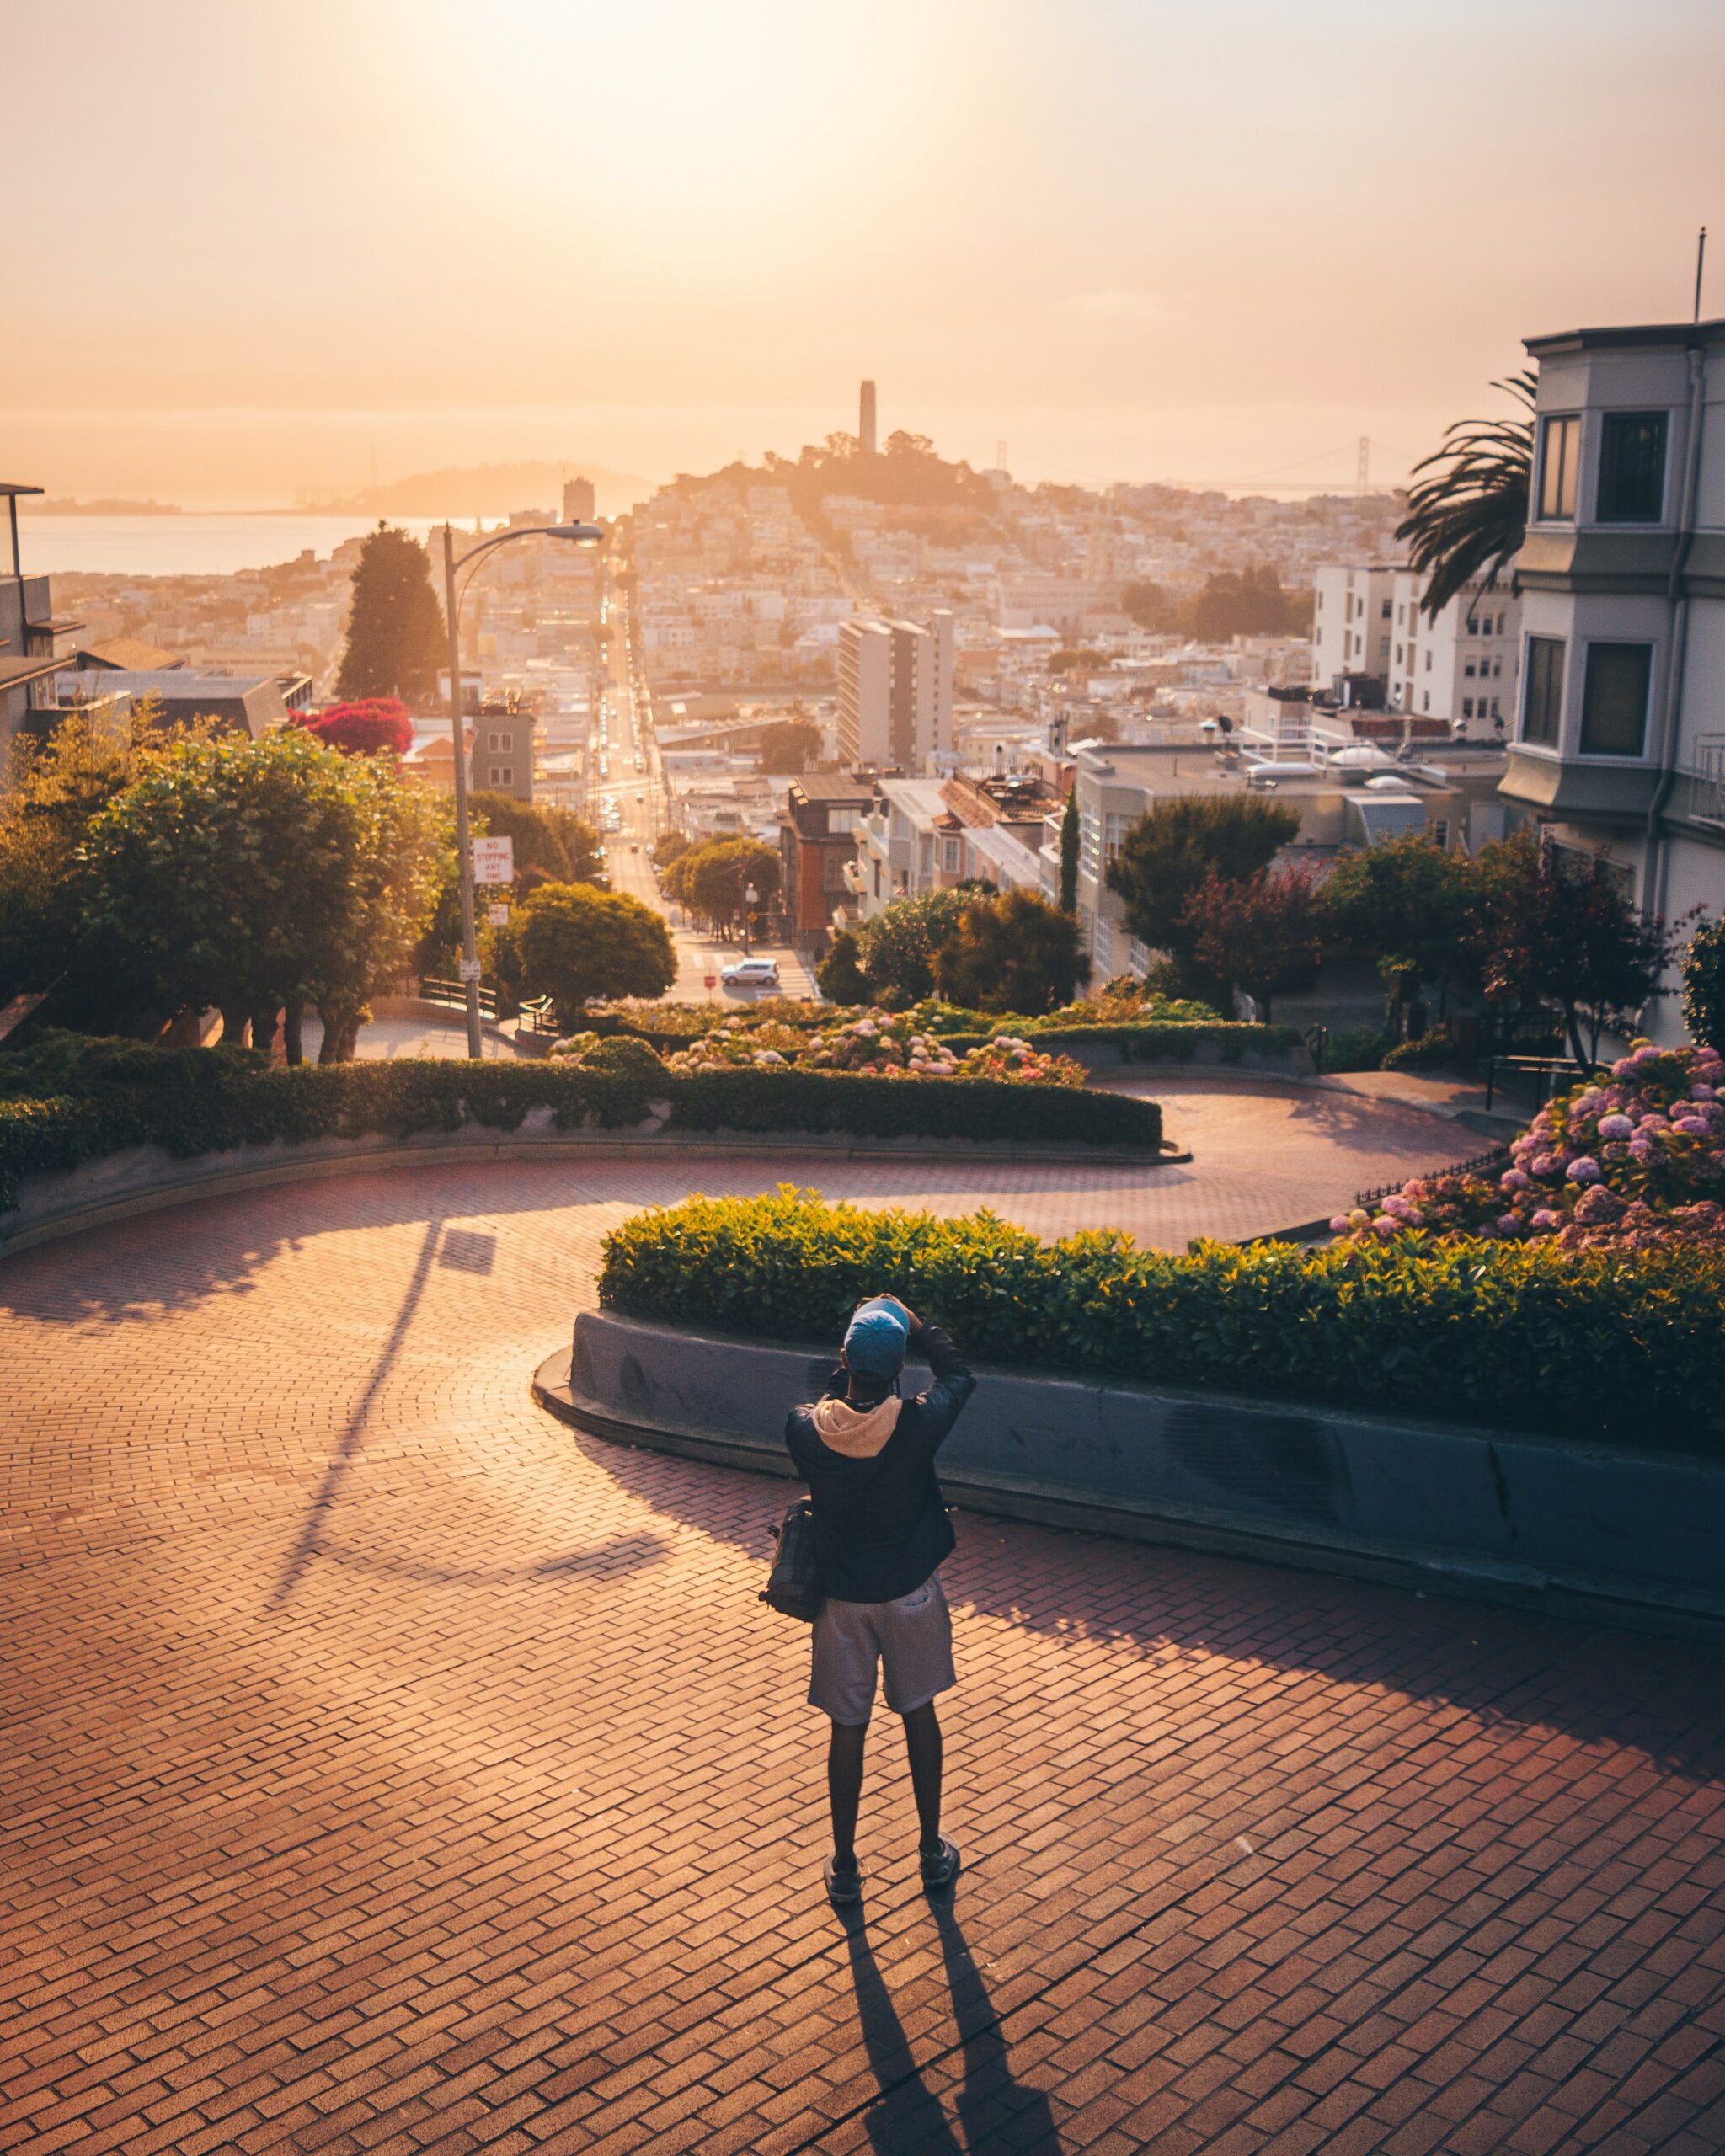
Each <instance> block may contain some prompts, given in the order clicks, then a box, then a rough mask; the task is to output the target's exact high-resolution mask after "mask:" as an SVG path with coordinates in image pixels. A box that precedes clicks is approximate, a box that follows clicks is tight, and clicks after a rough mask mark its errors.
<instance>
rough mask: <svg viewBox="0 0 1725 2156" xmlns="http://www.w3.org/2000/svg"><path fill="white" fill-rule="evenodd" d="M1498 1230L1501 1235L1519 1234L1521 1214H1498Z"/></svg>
mask: <svg viewBox="0 0 1725 2156" xmlns="http://www.w3.org/2000/svg"><path fill="white" fill-rule="evenodd" d="M1520 1233H1521V1215H1520V1214H1519V1213H1500V1214H1498V1234H1499V1235H1519V1234H1520Z"/></svg>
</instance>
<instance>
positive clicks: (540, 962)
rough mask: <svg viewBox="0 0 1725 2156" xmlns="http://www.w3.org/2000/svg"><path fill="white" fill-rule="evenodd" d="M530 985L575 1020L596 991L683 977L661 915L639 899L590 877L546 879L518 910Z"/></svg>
mask: <svg viewBox="0 0 1725 2156" xmlns="http://www.w3.org/2000/svg"><path fill="white" fill-rule="evenodd" d="M514 928H515V942H516V947H517V948H518V949H519V951H520V953H521V979H522V985H523V988H524V989H525V990H526V994H527V995H548V996H550V998H551V1000H552V1001H553V1005H554V1006H556V1009H557V1013H558V1023H559V1024H562V1025H565V1026H568V1027H574V1026H575V1025H576V1024H577V1023H578V1022H579V1017H580V1014H581V1011H582V1007H583V1006H584V1005H585V1004H586V1003H588V1002H589V1001H590V1000H591V999H592V998H593V997H594V996H595V995H648V996H651V995H664V993H665V990H667V989H668V988H669V987H670V985H671V984H672V983H673V982H674V981H675V980H676V977H677V962H676V952H675V950H674V949H673V948H672V946H671V940H670V930H669V929H668V928H667V927H666V926H665V922H664V920H663V919H662V918H661V916H660V915H658V914H656V913H654V910H653V909H652V908H651V907H650V906H645V905H642V903H641V901H640V900H639V899H632V898H630V897H628V895H627V894H625V893H622V892H617V891H599V890H595V889H594V887H593V886H592V885H591V884H590V883H542V884H540V885H539V887H538V889H537V890H535V891H533V892H532V893H531V894H530V895H529V896H528V897H527V898H526V899H524V900H523V902H522V903H521V905H519V906H518V907H517V908H516V909H515V922H514Z"/></svg>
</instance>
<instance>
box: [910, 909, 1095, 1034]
mask: <svg viewBox="0 0 1725 2156" xmlns="http://www.w3.org/2000/svg"><path fill="white" fill-rule="evenodd" d="M1089 974H1090V960H1089V958H1088V957H1087V955H1086V953H1085V950H1084V947H1083V944H1082V942H1081V938H1080V935H1079V929H1078V923H1077V922H1076V921H1075V920H1074V919H1073V917H1072V915H1071V914H1069V913H1063V912H1061V910H1060V908H1059V907H1058V906H1051V905H1049V902H1048V900H1047V899H1044V898H1042V897H1040V896H1039V894H1037V893H1036V892H1034V891H1007V892H1003V893H1002V894H1001V895H1000V896H999V897H998V898H993V899H975V900H974V901H973V902H972V903H971V904H970V905H967V906H966V907H965V908H964V911H963V912H962V913H961V914H960V915H959V923H958V926H957V929H956V930H955V931H954V932H953V935H952V936H951V937H949V938H948V940H947V941H946V942H943V944H942V945H941V946H940V947H939V949H938V950H937V952H936V953H935V958H934V978H935V985H936V986H937V988H938V990H940V993H941V994H942V995H943V996H944V997H945V998H946V1000H947V1001H948V1002H949V1003H959V1004H963V1005H964V1006H967V1007H968V1008H969V1009H971V1010H973V1011H1027V1012H1028V1013H1029V1014H1030V1015H1031V1016H1033V1017H1036V1016H1039V1015H1040V1013H1041V1012H1043V1011H1052V1010H1053V1009H1054V1008H1055V1006H1056V1005H1058V1004H1061V1003H1070V1002H1071V1000H1072V997H1073V995H1074V994H1075V993H1076V990H1077V988H1078V986H1079V984H1080V983H1081V982H1082V981H1084V980H1086V979H1088V977H1089Z"/></svg>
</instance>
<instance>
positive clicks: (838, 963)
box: [814, 928, 869, 1003]
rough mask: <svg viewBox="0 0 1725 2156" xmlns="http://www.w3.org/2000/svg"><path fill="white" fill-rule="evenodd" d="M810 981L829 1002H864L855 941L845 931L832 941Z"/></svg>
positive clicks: (863, 982) (864, 981)
mask: <svg viewBox="0 0 1725 2156" xmlns="http://www.w3.org/2000/svg"><path fill="white" fill-rule="evenodd" d="M814 979H815V982H816V984H817V985H818V986H819V988H820V992H821V994H822V995H824V996H825V998H826V1000H827V1001H828V1002H829V1003H866V1002H868V995H869V990H868V979H867V978H866V976H865V975H864V974H863V968H862V966H861V965H860V963H858V952H857V939H856V937H854V936H853V935H852V933H851V931H850V930H849V929H848V928H845V929H841V930H840V931H839V933H838V934H837V935H836V936H835V937H834V938H833V939H832V948H831V950H830V951H829V952H828V953H827V954H826V956H825V958H823V959H822V960H821V962H820V964H819V965H818V966H817V967H816V968H815V969H814Z"/></svg>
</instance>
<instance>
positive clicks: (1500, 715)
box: [1492, 696, 1503, 726]
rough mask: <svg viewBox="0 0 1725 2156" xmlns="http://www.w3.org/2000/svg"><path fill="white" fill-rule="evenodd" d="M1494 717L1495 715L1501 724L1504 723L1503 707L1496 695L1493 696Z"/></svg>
mask: <svg viewBox="0 0 1725 2156" xmlns="http://www.w3.org/2000/svg"><path fill="white" fill-rule="evenodd" d="M1492 717H1493V718H1494V719H1496V720H1497V722H1498V724H1499V725H1500V726H1501V725H1502V724H1503V711H1502V709H1501V707H1499V704H1498V699H1497V697H1495V696H1493V698H1492Z"/></svg>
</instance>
